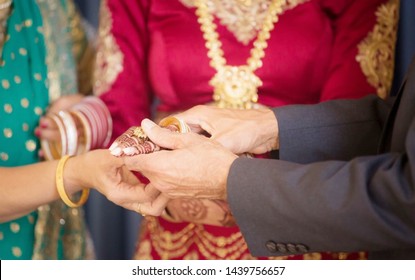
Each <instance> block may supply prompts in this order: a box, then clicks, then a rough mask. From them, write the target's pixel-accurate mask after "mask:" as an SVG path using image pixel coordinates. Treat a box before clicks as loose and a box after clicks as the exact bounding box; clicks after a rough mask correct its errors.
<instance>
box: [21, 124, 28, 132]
mask: <svg viewBox="0 0 415 280" xmlns="http://www.w3.org/2000/svg"><path fill="white" fill-rule="evenodd" d="M22 129H23V131H28V130H29V125H28V124H27V123H24V124H22Z"/></svg>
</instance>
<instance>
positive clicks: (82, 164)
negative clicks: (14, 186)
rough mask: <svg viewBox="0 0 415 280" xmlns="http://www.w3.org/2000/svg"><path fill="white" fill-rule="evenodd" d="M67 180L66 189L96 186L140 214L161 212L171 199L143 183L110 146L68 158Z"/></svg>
mask: <svg viewBox="0 0 415 280" xmlns="http://www.w3.org/2000/svg"><path fill="white" fill-rule="evenodd" d="M64 180H65V188H67V190H70V188H71V187H72V188H73V187H76V186H78V188H79V186H83V187H89V188H94V189H96V190H97V191H99V192H100V193H102V194H103V195H104V196H106V197H107V198H108V200H110V201H112V202H113V203H115V204H117V205H119V206H122V207H124V208H126V209H129V210H133V211H136V212H140V214H146V215H152V216H159V215H160V214H161V213H162V212H163V211H164V208H165V206H166V204H167V202H168V198H167V197H166V196H164V195H162V194H160V192H159V191H158V190H157V189H156V188H154V187H152V186H151V185H148V186H147V185H145V184H143V183H141V182H140V181H139V180H138V179H137V177H136V176H135V175H134V174H133V173H132V172H131V171H129V170H128V169H127V168H126V166H125V165H124V163H123V160H122V159H120V158H116V157H114V156H112V155H111V154H110V152H109V151H108V150H94V151H91V152H88V153H86V154H83V155H80V156H77V157H74V158H71V159H69V160H68V162H67V163H66V165H65V169H64Z"/></svg>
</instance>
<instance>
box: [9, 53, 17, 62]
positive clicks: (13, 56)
mask: <svg viewBox="0 0 415 280" xmlns="http://www.w3.org/2000/svg"><path fill="white" fill-rule="evenodd" d="M10 58H11V59H12V60H14V59H15V58H16V55H15V54H14V53H13V52H12V53H10Z"/></svg>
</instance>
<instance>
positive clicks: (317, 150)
mask: <svg viewBox="0 0 415 280" xmlns="http://www.w3.org/2000/svg"><path fill="white" fill-rule="evenodd" d="M392 101H393V98H390V99H389V100H388V101H383V100H381V99H379V98H377V97H376V96H374V95H371V96H367V97H364V98H361V99H357V100H332V101H327V102H322V103H320V104H316V105H313V106H301V105H300V106H298V105H291V106H284V107H279V108H275V109H274V113H275V114H276V118H277V119H278V127H279V143H280V150H279V159H282V160H287V161H292V162H296V163H311V162H315V161H322V160H332V159H336V160H350V159H352V158H353V157H356V156H362V155H374V154H376V152H377V147H378V141H379V138H380V136H381V133H382V127H383V126H384V123H385V121H386V118H387V115H388V113H389V110H390V108H391V104H392ZM359 108H360V109H359ZM362 108H363V109H362Z"/></svg>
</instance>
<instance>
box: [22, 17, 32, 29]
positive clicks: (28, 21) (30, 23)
mask: <svg viewBox="0 0 415 280" xmlns="http://www.w3.org/2000/svg"><path fill="white" fill-rule="evenodd" d="M32 24H33V21H32V20H31V19H27V20H25V21H24V25H25V26H26V27H31V26H32Z"/></svg>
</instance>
